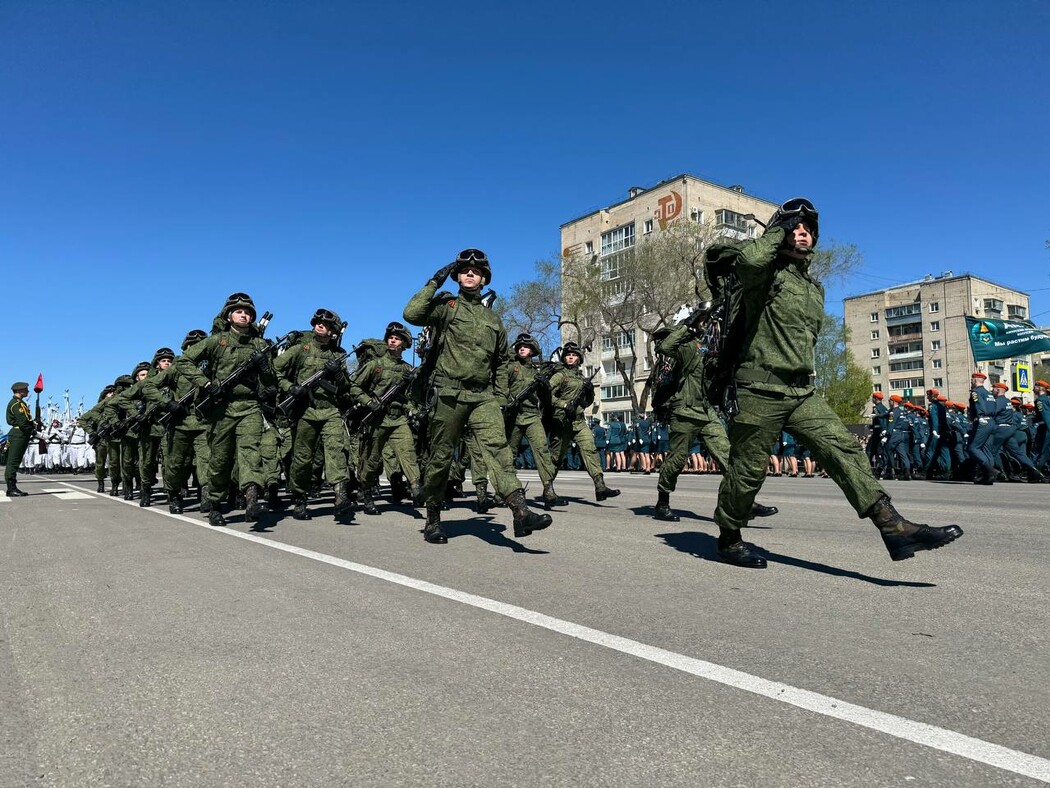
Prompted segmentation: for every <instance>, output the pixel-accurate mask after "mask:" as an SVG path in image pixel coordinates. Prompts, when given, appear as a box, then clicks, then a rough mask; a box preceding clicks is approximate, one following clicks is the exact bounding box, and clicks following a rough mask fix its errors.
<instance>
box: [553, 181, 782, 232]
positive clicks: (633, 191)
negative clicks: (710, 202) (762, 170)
mask: <svg viewBox="0 0 1050 788" xmlns="http://www.w3.org/2000/svg"><path fill="white" fill-rule="evenodd" d="M683 178H692V179H693V180H694V181H699V182H700V183H703V184H706V185H707V186H712V187H714V188H715V189H722V190H723V191H727V192H733V193H734V194H743V195H745V196H746V197H750V198H752V199H754V200H759V201H761V202H764V203H767V204H769V205H771V206H773V208H774V209H776V208H777V207H778V205H779V203H775V202H770V201H769V200H767V199H765V198H764V197H756V196H755V195H754V194H748V193H747V192H746V191H744V187H743V186H723V185H722V184H720V183H715V182H714V181H708V180H705V179H703V178H698V177H697V176H695V175H690V174H689V173H688V172H683V173H681V174H680V175H675V176H674V177H673V178H668V179H667V180H663V181H660V182H659V183H657V184H655V185H654V186H649V187H648V188H641V187H639V186H632V187H631V188H629V189H628V190H627V191H628V195H629V196H628V197H627V199H625V200H620V201H619V202H614V203H613V204H612V205H607V206H605V207H604V208H596V209H595V210H593V211H588V212H587V213H585V214H582V215H580V216H577V217H576V218H575V219H570V220H569V221H567V222H564V223H563V224H562V225H561V228H565V227H568V226H569V225H570V224H575V223H576V222H578V221H580V220H581V219H586V218H587V217H588V216H593V215H594V214H596V213H601V212H602V211H610V210H612V209H613V208H618V207H620V206H621V205H624V204H626V203H629V202H631V201H632V200H635V199H637V198H638V197H641V196H642V195H643V194H646V193H647V192H651V191H655V190H656V189H659V188H661V187H663V186H666V185H667V184H669V183H674V182H675V181H680V180H682V179H683Z"/></svg>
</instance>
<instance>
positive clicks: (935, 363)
mask: <svg viewBox="0 0 1050 788" xmlns="http://www.w3.org/2000/svg"><path fill="white" fill-rule="evenodd" d="M933 368H934V369H943V368H944V362H943V361H941V360H940V359H939V358H935V359H934V360H933Z"/></svg>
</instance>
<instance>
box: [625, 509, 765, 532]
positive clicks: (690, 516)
mask: <svg viewBox="0 0 1050 788" xmlns="http://www.w3.org/2000/svg"><path fill="white" fill-rule="evenodd" d="M630 511H632V512H634V513H635V514H637V515H639V516H641V517H648V518H650V519H652V518H653V515H655V514H656V507H655V506H632V507H630ZM671 511H673V512H674V513H675V514H677V515H678V516H679V517H680V518H681V519H682V520H696V521H697V522H701V523H713V522H714V519H713V518H711V517H704V516H703V515H702V514H695V513H694V512H690V511H689V510H688V509H675V508H674V507H671ZM657 522H667V520H657ZM763 527H764V528H766V527H768V526H763Z"/></svg>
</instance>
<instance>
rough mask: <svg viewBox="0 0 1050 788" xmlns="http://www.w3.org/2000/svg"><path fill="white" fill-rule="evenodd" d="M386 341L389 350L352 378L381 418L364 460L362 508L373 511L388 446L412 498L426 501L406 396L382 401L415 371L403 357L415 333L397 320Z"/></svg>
mask: <svg viewBox="0 0 1050 788" xmlns="http://www.w3.org/2000/svg"><path fill="white" fill-rule="evenodd" d="M383 341H384V342H385V343H386V353H384V354H382V355H379V356H376V357H375V358H371V359H369V360H368V361H366V362H365V363H364V364H363V365H361V367H360V368H359V369H358V370H357V371H356V372H354V375H353V378H352V379H351V382H350V397H351V398H352V399H353V400H355V401H356V402H357V403H358V404H360V405H361V406H363V407H365V408H369V409H372V410H375V411H376V416H377V419H378V420H379V423H378V424H375V426H373V427H372V430H371V434H370V436H369V437H368V439H367V440H365V442H364V447H363V454H362V463H361V465H362V467H361V489H362V504H363V506H362V511H363V512H364V513H365V514H370V515H377V514H379V508H378V507H377V506H376V504H375V500H374V499H373V497H372V489H373V488H374V487H375V486H376V485H378V484H379V474H380V472H381V471H382V470H383V452H384V450H386V449H388V448H389V449H391V450H393V452H394V455H395V456H396V458H397V465H398V466H399V468H400V470H401V472H402V473H403V474H404V476H405V478H406V479H407V480H408V484H409V495H410V496H411V498H412V501H413V502H414V503H416V504H417V505H421V504H422V503H423V487H422V485H421V484H420V473H419V460H418V458H417V457H416V446H415V437H414V436H413V435H412V430H411V429H410V428H409V426H408V416H407V411H406V405H405V402H404V400H405V399H406V397H397V398H396V399H397V400H398V401H392V402H389V403H387V405H386V407H385V408H384V407H383V405H382V404H381V402H380V399H381V398H382V397H383V395H384V394H387V393H388V392H389V391H390V390H391V389H392V388H394V386H397V385H402V386H404V385H405V378H406V377H407V376H408V375H410V374H412V371H413V367H412V365H411V364H409V363H408V362H407V361H405V360H404V359H403V358H402V357H401V356H402V355H403V354H404V352H405V351H406V350H407V349H408V348H410V347H412V334H411V333H410V332H409V330H408V329H407V328H405V326H404V325H403V324H401V323H398V322H396V321H394V322H392V323H389V324H388V325H387V327H386V331H385V332H384V333H383ZM405 393H406V394H407V392H405ZM380 411H381V412H380Z"/></svg>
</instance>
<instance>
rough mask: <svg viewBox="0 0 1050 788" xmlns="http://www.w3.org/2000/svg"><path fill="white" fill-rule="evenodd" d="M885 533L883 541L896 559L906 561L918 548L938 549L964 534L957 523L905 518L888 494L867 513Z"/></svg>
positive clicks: (893, 558)
mask: <svg viewBox="0 0 1050 788" xmlns="http://www.w3.org/2000/svg"><path fill="white" fill-rule="evenodd" d="M865 516H866V517H868V518H869V519H870V520H871V521H872V522H873V523H875V525H876V526H877V527H878V529H879V532H880V533H881V534H882V541H883V542H885V544H886V549H887V550H888V551H889V553H890V558H891V559H892V560H894V561H904V560H906V559H908V558H911V557H912V556H913V555H915V553H916V551H918V550H936V549H937V548H938V547H944V546H945V545H946V544H948V543H949V542H954V541H955V540H956V539H958V538H959V537H960V536H962V535H963V531H962V528H960V527H959V526H957V525H946V526H944V527H935V526H930V525H924V524H921V523H913V522H909V521H908V520H905V519H904V518H903V517H902V516H901V515H900V514H898V512H897V510H896V509H894V508H893V504H891V503H890V499H889V498H887V497H886V496H885V495H884V496H882V497H881V498H879V500H877V501H876V502H875V503H874V504H873V505H872V507H871V508H870V509H868V511H867V512H866V513H865Z"/></svg>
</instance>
